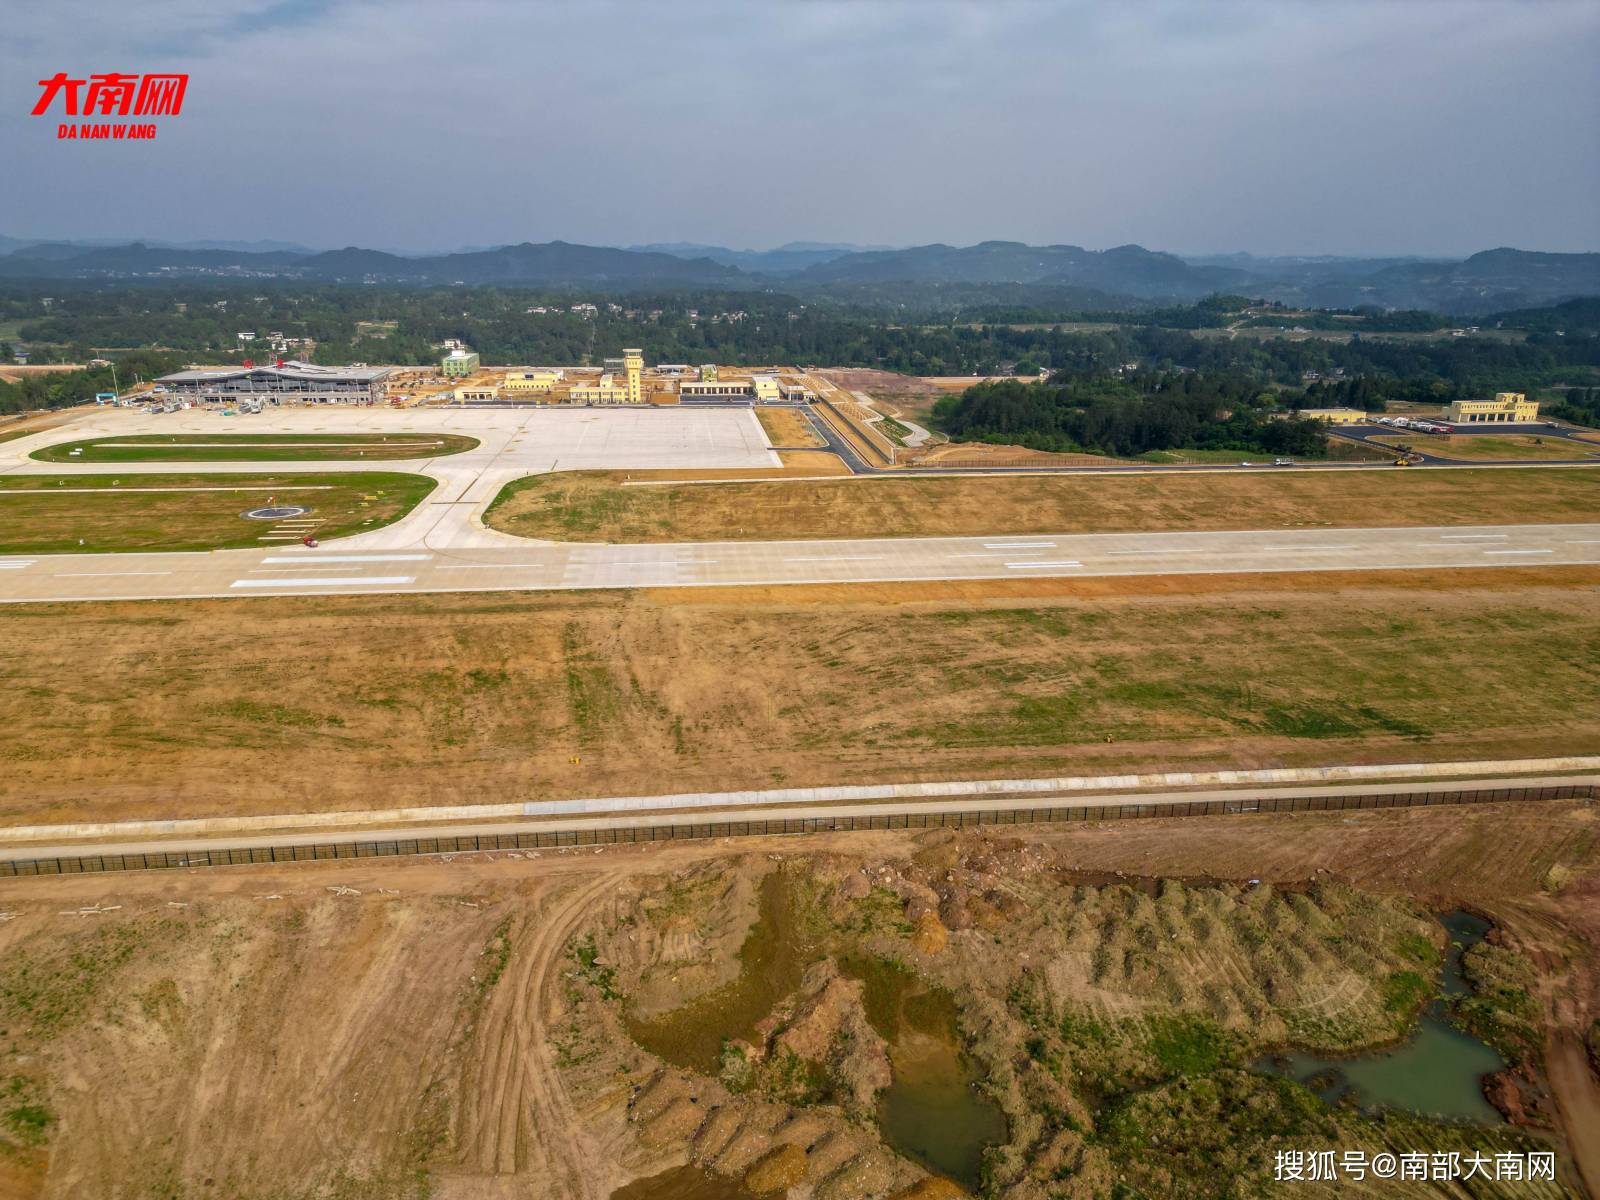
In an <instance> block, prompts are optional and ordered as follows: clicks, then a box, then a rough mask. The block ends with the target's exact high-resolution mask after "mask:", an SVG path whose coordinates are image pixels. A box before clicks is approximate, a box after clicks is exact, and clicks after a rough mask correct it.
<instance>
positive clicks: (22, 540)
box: [0, 471, 434, 554]
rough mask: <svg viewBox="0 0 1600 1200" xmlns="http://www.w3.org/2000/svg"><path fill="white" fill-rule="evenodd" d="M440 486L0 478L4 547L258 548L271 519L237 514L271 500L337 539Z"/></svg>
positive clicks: (290, 478)
mask: <svg viewBox="0 0 1600 1200" xmlns="http://www.w3.org/2000/svg"><path fill="white" fill-rule="evenodd" d="M433 488H434V481H433V480H431V479H429V478H427V477H426V476H422V475H403V474H399V473H397V472H388V471H363V472H360V473H359V474H326V475H324V474H295V475H270V474H262V475H195V474H187V475H130V476H127V477H124V478H118V477H117V476H114V475H15V476H0V553H4V554H62V553H79V554H95V553H105V552H109V551H120V550H221V549H226V548H228V547H233V546H260V545H262V543H261V542H260V541H259V539H260V537H261V535H262V534H264V533H266V532H267V531H268V529H269V528H270V525H271V523H270V522H267V521H250V520H245V519H244V518H242V517H241V516H240V514H241V513H243V512H244V511H246V510H247V509H252V508H259V507H262V506H264V505H265V504H266V503H267V501H268V499H269V498H271V500H272V501H273V503H275V504H279V505H290V504H293V505H302V506H304V507H306V508H309V509H310V510H311V514H310V515H311V516H313V517H317V518H321V520H322V522H323V523H322V524H321V525H319V526H317V528H316V533H317V536H318V537H319V538H329V537H339V536H341V535H344V534H351V533H360V532H362V531H363V530H368V529H377V528H379V527H381V526H383V525H388V524H390V523H391V522H393V521H397V520H399V519H400V518H401V517H403V516H404V515H405V514H406V513H408V512H410V511H411V510H412V509H413V508H415V507H416V505H417V503H418V502H419V501H421V500H422V498H423V497H424V496H426V495H427V494H428V493H429V492H431V491H432V490H433ZM136 489H139V490H136ZM145 489H161V490H145Z"/></svg>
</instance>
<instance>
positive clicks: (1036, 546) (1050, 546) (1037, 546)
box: [983, 542, 1056, 550]
mask: <svg viewBox="0 0 1600 1200" xmlns="http://www.w3.org/2000/svg"><path fill="white" fill-rule="evenodd" d="M983 548H984V549H985V550H1054V549H1055V548H1056V544H1055V543H1054V542H985V543H983Z"/></svg>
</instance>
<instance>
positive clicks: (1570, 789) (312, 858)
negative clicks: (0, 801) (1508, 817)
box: [0, 783, 1600, 879]
mask: <svg viewBox="0 0 1600 1200" xmlns="http://www.w3.org/2000/svg"><path fill="white" fill-rule="evenodd" d="M1594 799H1600V785H1596V784H1589V783H1580V784H1559V785H1555V786H1544V787H1520V788H1516V787H1513V788H1452V789H1447V790H1440V791H1427V792H1369V793H1358V794H1346V795H1329V796H1253V797H1249V798H1240V799H1237V800H1188V801H1186V800H1162V801H1153V802H1148V803H1140V802H1138V801H1129V802H1126V803H1121V804H1105V805H1070V806H1050V807H1043V806H1038V807H1032V808H1010V809H972V810H967V811H956V812H906V813H861V814H860V815H855V814H845V815H840V816H834V817H784V816H772V817H768V818H764V819H758V820H747V821H685V822H682V823H677V822H672V823H664V824H659V825H616V826H600V827H596V828H587V829H541V830H530V831H529V832H527V833H500V834H461V835H458V836H455V837H431V838H405V837H395V838H372V839H361V840H355V839H351V840H347V841H337V842H306V843H299V844H287V845H282V846H239V847H231V848H229V847H222V848H217V849H205V848H200V847H197V848H195V849H193V850H171V851H163V852H160V853H153V854H152V853H133V854H84V855H74V856H59V857H55V856H53V857H49V858H24V859H10V860H0V879H15V878H19V877H22V876H35V875H98V874H102V873H105V872H112V871H163V870H176V869H178V868H193V867H242V866H256V865H261V864H271V863H297V862H331V861H339V860H352V859H364V858H397V857H408V856H414V855H425V854H478V853H482V852H484V851H495V850H561V849H566V848H568V847H575V846H616V845H629V844H633V843H638V842H674V841H688V840H705V839H709V838H722V837H783V836H800V835H804V834H811V833H854V832H857V831H861V830H891V829H976V828H983V827H992V826H996V825H1036V824H1063V823H1074V822H1076V823H1083V822H1090V821H1126V820H1140V819H1149V818H1152V817H1217V816H1240V815H1248V814H1257V813H1286V812H1287V813H1297V812H1349V811H1374V810H1378V809H1385V808H1431V807H1435V806H1438V805H1455V804H1496V803H1503V802H1506V801H1521V800H1594Z"/></svg>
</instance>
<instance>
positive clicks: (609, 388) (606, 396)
mask: <svg viewBox="0 0 1600 1200" xmlns="http://www.w3.org/2000/svg"><path fill="white" fill-rule="evenodd" d="M567 396H568V398H569V399H570V400H571V401H572V403H574V404H626V403H627V402H628V387H627V385H626V384H621V383H618V382H617V377H616V376H615V375H611V374H605V375H601V376H600V378H599V380H598V381H597V382H595V383H589V382H588V381H585V382H583V383H575V384H573V385H572V388H571V390H570V391H569V392H568V393H567Z"/></svg>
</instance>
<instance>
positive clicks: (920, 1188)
mask: <svg viewBox="0 0 1600 1200" xmlns="http://www.w3.org/2000/svg"><path fill="white" fill-rule="evenodd" d="M965 1196H966V1193H965V1192H963V1191H962V1190H961V1189H960V1188H958V1187H957V1186H956V1185H955V1184H953V1183H951V1182H950V1181H949V1180H948V1179H944V1178H942V1177H940V1176H938V1175H929V1176H928V1177H927V1178H926V1179H919V1180H917V1181H916V1182H915V1183H913V1184H912V1185H911V1186H910V1187H908V1188H906V1189H905V1190H904V1191H899V1192H896V1193H895V1194H894V1196H893V1197H891V1200H962V1198H963V1197H965Z"/></svg>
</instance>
